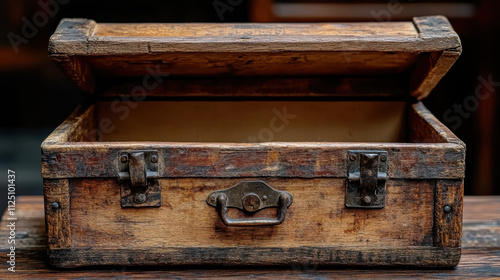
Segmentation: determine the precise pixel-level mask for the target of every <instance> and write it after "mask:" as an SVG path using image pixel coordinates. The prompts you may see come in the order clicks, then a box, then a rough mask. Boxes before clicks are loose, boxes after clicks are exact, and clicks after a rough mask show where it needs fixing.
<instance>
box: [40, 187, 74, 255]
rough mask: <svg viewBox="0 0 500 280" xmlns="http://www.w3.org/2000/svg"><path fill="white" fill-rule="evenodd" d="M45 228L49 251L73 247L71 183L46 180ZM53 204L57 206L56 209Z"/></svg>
mask: <svg viewBox="0 0 500 280" xmlns="http://www.w3.org/2000/svg"><path fill="white" fill-rule="evenodd" d="M43 193H44V200H45V203H44V204H45V217H46V218H45V227H46V229H47V246H48V248H49V249H56V248H68V247H70V246H71V211H70V204H71V202H70V190H69V181H68V180H65V179H61V180H44V182H43ZM53 203H56V204H57V207H54V205H53Z"/></svg>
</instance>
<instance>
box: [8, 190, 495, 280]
mask: <svg viewBox="0 0 500 280" xmlns="http://www.w3.org/2000/svg"><path fill="white" fill-rule="evenodd" d="M8 217H9V215H8V213H7V212H6V213H5V214H4V216H3V217H2V222H1V228H0V240H1V246H2V247H1V253H0V254H1V255H0V263H1V265H0V279H96V278H105V279H110V278H112V279H159V278H167V279H185V278H186V279H193V278H213V279H225V278H236V279H244V278H252V279H275V278H279V279H292V278H300V279H327V278H341V279H387V278H425V279H441V278H451V279H472V278H480V279H488V278H489V279H500V196H490V197H485V196H482V197H466V198H465V201H464V223H463V243H462V246H463V250H462V260H461V261H460V264H459V265H458V266H457V267H456V268H455V269H445V270H436V269H432V270H425V269H419V270H416V269H401V268H398V269H376V268H375V269H374V268H367V269H359V268H355V269H354V268H321V267H315V266H314V265H304V266H302V267H282V268H276V267H266V268H262V267H246V268H245V267H243V268H219V267H215V268H199V267H189V268H154V267H153V268H130V267H125V268H122V267H115V268H109V267H107V268H90V269H78V270H57V269H52V268H50V267H48V266H47V264H46V255H45V243H46V237H45V230H44V213H43V198H42V197H41V196H24V197H18V199H17V205H16V213H15V217H17V218H18V220H17V221H16V229H15V230H16V248H17V250H16V267H15V271H16V272H10V271H8V270H7V269H8V267H9V266H10V265H9V264H8V263H7V260H8V259H7V258H8V256H7V254H8V253H9V244H8V243H7V240H8V237H9V228H8V227H7V225H8V221H7V218H8Z"/></svg>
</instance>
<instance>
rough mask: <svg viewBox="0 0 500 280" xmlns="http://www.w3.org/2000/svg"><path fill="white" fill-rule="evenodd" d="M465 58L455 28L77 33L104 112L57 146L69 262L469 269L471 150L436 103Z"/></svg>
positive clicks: (54, 168) (55, 214)
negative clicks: (466, 184) (432, 108)
mask: <svg viewBox="0 0 500 280" xmlns="http://www.w3.org/2000/svg"><path fill="white" fill-rule="evenodd" d="M460 52H461V45H460V41H459V38H458V36H457V35H456V33H455V32H454V31H453V29H452V28H451V26H450V25H449V23H448V21H447V19H446V18H444V17H440V16H432V17H419V18H415V19H414V20H413V21H412V22H372V23H321V24H252V23H245V24H229V23H227V24H226V23H223V24H207V23H204V24H197V23H193V24H98V23H96V22H94V21H92V20H85V19H66V20H63V21H62V22H61V23H60V25H59V27H58V28H57V30H56V32H55V34H54V35H53V36H52V38H51V40H50V45H49V53H50V57H51V58H52V59H53V60H54V61H55V62H57V63H58V64H59V65H60V66H61V67H62V69H63V70H64V71H65V72H66V73H67V74H68V76H69V77H70V78H71V79H72V80H73V81H74V82H75V83H76V85H77V86H78V87H79V88H80V89H81V90H82V91H83V92H87V93H89V94H90V97H89V101H88V102H86V104H84V105H82V106H81V107H80V108H78V109H77V110H76V111H75V112H74V113H73V114H72V116H70V117H69V118H68V119H67V120H66V121H65V122H64V123H63V124H61V125H60V126H59V127H58V128H57V129H56V130H55V131H54V132H53V133H52V134H51V135H50V136H49V137H48V138H47V139H46V140H45V141H44V143H43V144H42V176H43V178H44V195H45V211H46V230H47V235H48V254H49V256H50V262H51V264H53V265H55V266H58V267H78V266H90V265H290V266H292V265H299V266H300V265H349V266H351V265H357V266H359V265H361V266H400V265H401V266H420V267H452V266H455V265H456V264H457V263H458V262H459V260H460V246H461V245H460V244H461V228H462V199H463V179H464V171H465V161H464V160H465V145H464V143H463V142H462V141H460V139H458V138H457V137H456V136H455V135H453V133H452V132H451V131H450V130H448V129H447V128H446V127H445V126H444V125H443V124H441V123H440V122H439V121H438V120H437V119H436V118H435V117H434V116H433V115H432V114H431V113H430V112H429V111H428V110H427V109H426V108H425V107H424V105H423V104H422V103H420V102H419V101H418V100H420V99H422V98H424V97H425V96H427V95H428V94H429V92H430V91H431V90H432V88H433V87H434V86H435V85H436V84H437V83H438V82H439V80H440V79H441V77H442V76H443V75H444V74H445V73H446V72H447V71H448V69H449V68H450V67H451V66H452V64H453V63H454V62H455V60H456V59H457V58H458V56H459V55H460Z"/></svg>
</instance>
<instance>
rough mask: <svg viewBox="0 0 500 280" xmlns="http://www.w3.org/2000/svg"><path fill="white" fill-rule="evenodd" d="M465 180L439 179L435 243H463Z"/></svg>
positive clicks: (436, 244)
mask: <svg viewBox="0 0 500 280" xmlns="http://www.w3.org/2000/svg"><path fill="white" fill-rule="evenodd" d="M463 197H464V181H463V180H437V181H436V193H435V201H436V205H435V208H434V219H435V220H434V224H435V229H434V245H435V246H436V247H460V246H461V243H462V218H463Z"/></svg>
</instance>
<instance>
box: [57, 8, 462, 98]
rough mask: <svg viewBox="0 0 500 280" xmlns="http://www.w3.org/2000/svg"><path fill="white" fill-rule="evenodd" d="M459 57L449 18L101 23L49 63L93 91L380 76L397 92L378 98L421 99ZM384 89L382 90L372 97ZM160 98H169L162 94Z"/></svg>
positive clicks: (80, 27)
mask: <svg viewBox="0 0 500 280" xmlns="http://www.w3.org/2000/svg"><path fill="white" fill-rule="evenodd" d="M460 48H461V44H460V40H459V38H458V36H457V34H456V33H455V32H454V31H453V29H452V28H451V26H450V24H449V22H448V20H447V19H446V18H445V17H442V16H431V17H419V18H415V19H414V20H413V22H366V23H316V24H298V23H295V24H293V23H286V24H271V23H270V24H259V23H245V24H241V23H239V24H232V23H223V24H206V23H203V24H197V23H191V24H167V23H153V24H111V23H107V24H103V23H101V24H99V23H96V22H94V21H92V20H86V19H66V20H63V21H62V22H61V24H60V25H59V27H58V29H57V31H56V32H55V34H54V35H53V36H52V37H51V40H50V44H49V54H50V55H51V57H52V58H53V60H54V61H55V62H56V63H58V64H60V65H61V67H62V68H63V69H64V71H66V72H67V73H68V75H69V76H70V78H71V79H73V81H74V82H75V83H76V84H77V85H78V86H79V87H80V89H82V90H83V91H86V92H93V91H94V88H96V87H97V88H100V87H99V85H100V84H101V82H102V81H106V82H108V83H109V77H131V76H135V77H146V76H148V75H151V74H152V72H155V71H156V72H157V73H158V72H160V73H164V74H165V73H168V75H169V77H179V76H182V77H186V76H188V77H189V76H191V77H192V76H195V77H200V76H229V77H255V76H281V77H283V76H285V77H287V76H304V75H305V76H321V75H328V76H332V75H344V76H345V75H353V76H356V75H357V76H366V75H376V76H378V77H384V76H385V78H388V79H391V80H392V82H391V84H395V83H394V82H395V81H397V82H399V83H400V84H399V86H398V87H397V88H395V89H394V92H393V91H392V90H391V91H387V92H385V93H383V94H381V96H385V95H387V94H390V95H399V93H400V92H401V91H402V90H404V91H405V93H406V95H407V96H410V95H411V96H413V97H415V98H417V99H421V98H423V97H425V96H426V95H428V94H429V92H430V91H431V90H432V89H433V88H434V86H435V85H436V84H437V83H438V81H439V80H440V79H441V77H442V76H443V75H444V74H445V73H446V72H447V70H448V69H449V68H450V67H451V65H453V63H454V61H455V60H456V59H457V58H458V55H459V54H460ZM448 54H451V55H448ZM427 58H433V59H431V60H429V59H427ZM416 63H417V64H418V67H413V66H414V64H416ZM413 68H416V69H415V70H412V69H413ZM410 75H411V76H412V77H411V82H412V83H411V88H410V81H409V80H410ZM94 80H95V84H96V85H94ZM223 81H224V80H222V82H223ZM127 82H128V83H129V82H130V81H127ZM193 82H195V81H193ZM281 82H283V80H281ZM358 82H364V80H359V81H358ZM368 82H369V81H368ZM117 83H118V84H119V82H117ZM370 86H373V84H370ZM384 88H385V89H387V87H384V86H383V85H381V84H379V85H377V88H376V90H375V91H381V89H384ZM409 88H410V90H408V89H409ZM333 90H334V89H332V91H333ZM344 92H345V91H344ZM99 93H101V94H102V89H100V90H99ZM299 93H300V92H299ZM299 93H295V95H297V94H299ZM158 94H161V95H165V96H168V95H169V93H168V92H160V91H158V90H156V91H155V95H158ZM222 94H226V95H233V93H230V92H225V91H223V92H222V93H219V95H222ZM372 94H373V92H372ZM332 96H336V95H335V92H332Z"/></svg>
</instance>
